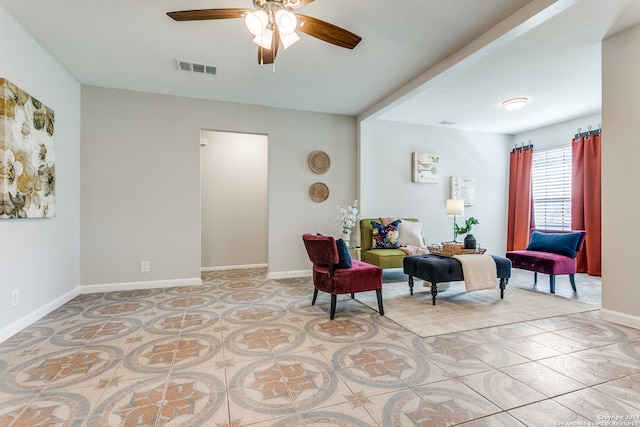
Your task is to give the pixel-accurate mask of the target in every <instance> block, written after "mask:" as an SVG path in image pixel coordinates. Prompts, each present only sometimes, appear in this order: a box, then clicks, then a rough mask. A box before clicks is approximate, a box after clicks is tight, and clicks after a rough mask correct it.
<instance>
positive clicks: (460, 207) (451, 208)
mask: <svg viewBox="0 0 640 427" xmlns="http://www.w3.org/2000/svg"><path fill="white" fill-rule="evenodd" d="M447 215H464V200H463V199H447Z"/></svg>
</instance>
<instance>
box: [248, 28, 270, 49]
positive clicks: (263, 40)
mask: <svg viewBox="0 0 640 427" xmlns="http://www.w3.org/2000/svg"><path fill="white" fill-rule="evenodd" d="M253 42H254V43H255V44H257V45H258V46H261V47H263V48H265V49H271V47H272V46H271V43H273V31H271V30H270V29H268V28H265V29H264V31H263V32H262V34H259V35H257V36H255V37H254V38H253Z"/></svg>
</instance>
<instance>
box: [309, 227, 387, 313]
mask: <svg viewBox="0 0 640 427" xmlns="http://www.w3.org/2000/svg"><path fill="white" fill-rule="evenodd" d="M302 240H303V242H304V246H305V248H306V249H307V254H308V255H309V259H310V260H311V262H312V263H313V286H314V288H315V289H314V291H313V300H312V301H311V305H315V303H316V299H317V298H318V290H321V291H323V292H327V293H329V294H331V314H330V319H332V320H333V318H334V317H335V315H336V295H340V294H351V298H352V299H353V298H354V294H355V293H356V292H365V291H376V295H377V297H378V311H379V312H380V315H381V316H383V315H384V309H383V307H382V269H381V268H379V267H377V266H375V265H371V264H367V263H366V262H361V261H357V260H351V259H350V258H349V259H348V260H346V261H347V262H345V259H344V258H345V256H344V252H346V257H349V253H348V251H346V246H344V247H343V259H342V260H341V257H340V256H339V252H338V247H337V245H336V240H335V239H334V238H333V237H331V236H320V235H315V234H310V233H306V234H304V235H303V236H302ZM348 261H350V262H348ZM349 264H351V266H350V267H349Z"/></svg>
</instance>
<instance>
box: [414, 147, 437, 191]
mask: <svg viewBox="0 0 640 427" xmlns="http://www.w3.org/2000/svg"><path fill="white" fill-rule="evenodd" d="M439 161H440V158H439V157H438V155H437V154H432V153H419V152H413V153H411V167H412V170H411V181H412V182H428V183H436V182H438V162H439Z"/></svg>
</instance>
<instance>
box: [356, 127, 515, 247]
mask: <svg viewBox="0 0 640 427" xmlns="http://www.w3.org/2000/svg"><path fill="white" fill-rule="evenodd" d="M365 126H366V128H367V129H366V130H365V131H364V132H363V137H366V140H364V139H363V141H362V143H361V147H360V150H361V152H362V156H361V161H362V163H363V164H362V167H361V169H362V172H361V177H360V179H361V181H360V186H361V189H360V191H361V197H362V199H363V216H364V217H379V216H398V217H415V218H419V219H420V220H421V221H422V222H423V223H424V227H425V239H426V242H427V243H428V244H429V243H441V242H445V241H451V240H452V239H453V218H452V217H448V216H446V213H445V203H446V199H448V198H449V177H452V176H460V177H468V178H474V180H475V196H476V197H475V204H474V205H473V206H465V215H464V216H463V217H462V218H457V223H458V224H460V225H462V224H463V223H464V219H466V218H468V217H470V216H473V217H475V218H476V219H478V220H479V221H480V224H478V225H476V226H474V227H473V230H472V234H473V235H474V236H475V237H476V240H477V241H478V243H479V244H480V245H481V246H482V247H484V248H487V249H488V250H489V251H490V252H491V253H492V254H495V255H501V254H502V255H504V252H505V249H506V228H507V227H506V217H507V194H508V188H507V181H508V168H509V155H508V153H509V144H510V142H511V138H510V137H509V136H507V135H498V134H489V133H480V132H469V131H459V130H454V129H447V128H443V127H435V126H418V125H409V124H405V123H396V122H388V121H382V120H374V121H371V122H370V123H367V124H366V125H365ZM414 151H418V152H426V153H435V154H438V155H439V156H440V161H439V182H438V183H437V184H426V183H414V182H411V153H412V152H414ZM458 240H460V239H458Z"/></svg>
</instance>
